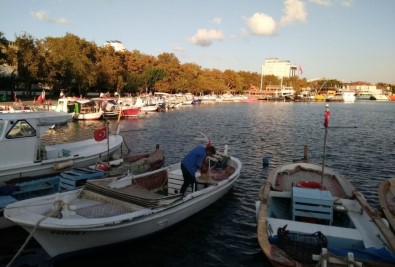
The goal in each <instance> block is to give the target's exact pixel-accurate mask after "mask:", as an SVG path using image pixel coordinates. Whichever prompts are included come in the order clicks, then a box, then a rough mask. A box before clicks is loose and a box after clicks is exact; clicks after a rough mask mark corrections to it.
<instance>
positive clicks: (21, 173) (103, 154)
mask: <svg viewBox="0 0 395 267" xmlns="http://www.w3.org/2000/svg"><path fill="white" fill-rule="evenodd" d="M122 142H123V138H122V136H121V135H116V136H110V141H109V144H110V146H109V148H108V146H107V139H106V140H103V141H100V142H96V141H95V140H93V139H89V140H85V141H80V142H75V143H65V144H59V145H53V146H46V150H47V151H46V153H47V154H49V153H52V154H53V153H55V154H56V155H58V153H60V154H61V156H60V157H51V159H48V160H42V161H37V162H32V163H30V164H27V163H24V164H20V165H18V164H12V165H11V164H8V165H7V166H3V167H1V168H0V182H7V181H9V180H11V179H18V178H30V177H36V176H37V177H39V176H44V175H51V174H56V173H59V172H61V171H62V169H64V168H68V167H75V168H83V167H87V166H89V165H93V164H96V162H97V160H98V159H101V160H105V159H107V156H108V152H109V155H110V157H111V155H113V154H114V153H115V151H117V150H118V149H119V148H120V147H121V145H122ZM86 148H88V150H87V149H86ZM64 150H67V151H72V153H71V154H70V155H67V156H63V151H64Z"/></svg>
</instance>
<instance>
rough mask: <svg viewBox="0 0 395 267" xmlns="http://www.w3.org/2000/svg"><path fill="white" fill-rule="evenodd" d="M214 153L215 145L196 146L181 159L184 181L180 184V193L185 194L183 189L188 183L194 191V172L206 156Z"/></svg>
mask: <svg viewBox="0 0 395 267" xmlns="http://www.w3.org/2000/svg"><path fill="white" fill-rule="evenodd" d="M215 153H216V151H215V147H213V146H211V145H209V146H206V147H202V146H197V147H195V148H194V149H192V150H191V151H190V152H189V153H188V154H187V155H186V156H185V157H184V159H183V160H182V161H181V171H182V176H183V177H184V183H183V185H182V186H181V190H180V194H181V195H182V196H184V195H185V190H186V189H187V188H188V186H189V184H191V185H192V191H194V185H195V184H196V177H195V174H196V172H197V170H198V169H199V168H200V167H201V165H202V163H203V161H204V160H205V159H206V156H212V155H214V154H215Z"/></svg>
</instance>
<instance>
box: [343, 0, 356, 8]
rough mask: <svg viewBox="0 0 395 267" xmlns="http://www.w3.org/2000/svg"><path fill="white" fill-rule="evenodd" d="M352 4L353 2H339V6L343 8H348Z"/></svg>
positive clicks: (352, 0)
mask: <svg viewBox="0 0 395 267" xmlns="http://www.w3.org/2000/svg"><path fill="white" fill-rule="evenodd" d="M353 2H354V0H342V1H341V2H340V5H341V6H344V7H350V6H352V4H353Z"/></svg>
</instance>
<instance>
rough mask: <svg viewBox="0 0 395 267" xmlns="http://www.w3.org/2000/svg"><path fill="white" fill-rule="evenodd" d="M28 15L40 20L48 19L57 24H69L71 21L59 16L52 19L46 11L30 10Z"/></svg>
mask: <svg viewBox="0 0 395 267" xmlns="http://www.w3.org/2000/svg"><path fill="white" fill-rule="evenodd" d="M30 15H31V16H32V17H33V18H35V19H37V20H41V21H48V22H52V23H57V24H70V23H71V21H70V20H68V19H66V18H59V19H54V18H51V17H50V16H49V15H48V14H47V12H46V11H35V12H30Z"/></svg>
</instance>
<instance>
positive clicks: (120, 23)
mask: <svg viewBox="0 0 395 267" xmlns="http://www.w3.org/2000/svg"><path fill="white" fill-rule="evenodd" d="M394 14H395V1H393V0H380V1H372V0H199V1H196V0H195V1H192V0H141V1H135V0H12V1H10V0H0V32H3V34H4V35H5V37H6V38H7V39H8V40H10V41H13V40H15V37H16V36H19V35H22V34H24V33H27V34H30V35H31V36H33V37H34V38H37V39H44V38H46V37H63V36H64V35H65V34H66V33H72V34H74V35H77V36H78V37H80V38H83V39H85V40H86V41H90V42H94V43H96V44H97V45H99V46H101V45H103V44H104V43H105V42H106V41H109V40H119V41H121V42H122V43H123V44H124V45H125V47H126V49H127V50H129V51H133V50H139V51H140V52H141V53H144V54H148V55H152V56H158V55H159V54H161V53H173V54H174V55H175V56H176V57H177V58H178V59H179V60H180V63H181V64H184V63H195V64H198V65H199V66H201V67H202V68H207V69H218V70H221V71H224V70H227V69H230V70H234V71H251V72H257V73H261V66H262V64H264V61H265V59H266V58H273V57H275V58H278V59H279V60H288V61H290V62H291V64H294V65H296V66H300V67H301V70H302V71H301V72H298V75H299V76H300V77H301V78H306V79H307V80H310V79H316V78H326V79H337V80H339V81H343V82H354V81H365V82H370V83H378V82H384V83H391V84H395V15H394Z"/></svg>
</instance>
